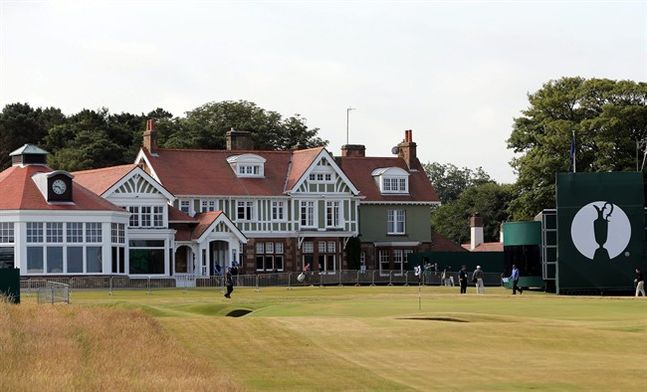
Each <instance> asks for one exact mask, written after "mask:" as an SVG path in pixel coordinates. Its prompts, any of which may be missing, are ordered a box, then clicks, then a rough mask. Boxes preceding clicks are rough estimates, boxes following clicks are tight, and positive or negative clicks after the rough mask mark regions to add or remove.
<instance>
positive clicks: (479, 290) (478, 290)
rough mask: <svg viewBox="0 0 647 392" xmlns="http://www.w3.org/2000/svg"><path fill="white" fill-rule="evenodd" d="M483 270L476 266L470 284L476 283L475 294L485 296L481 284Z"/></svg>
mask: <svg viewBox="0 0 647 392" xmlns="http://www.w3.org/2000/svg"><path fill="white" fill-rule="evenodd" d="M483 277H484V275H483V270H482V269H481V266H480V265H477V266H476V269H475V270H474V273H473V274H472V282H474V283H476V294H485V285H484V284H483Z"/></svg>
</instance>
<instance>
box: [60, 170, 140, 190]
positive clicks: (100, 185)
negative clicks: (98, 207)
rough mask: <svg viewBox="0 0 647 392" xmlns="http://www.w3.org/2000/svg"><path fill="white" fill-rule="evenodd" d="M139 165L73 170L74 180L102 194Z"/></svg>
mask: <svg viewBox="0 0 647 392" xmlns="http://www.w3.org/2000/svg"><path fill="white" fill-rule="evenodd" d="M135 168H137V165H135V164H132V163H131V164H128V165H120V166H111V167H104V168H101V169H92V170H82V171H77V172H73V173H72V174H73V175H74V181H76V182H78V183H79V184H81V185H83V186H84V187H86V188H88V189H89V190H91V191H92V192H94V193H96V194H97V195H102V194H103V193H104V192H105V191H107V190H108V189H110V187H111V186H113V185H114V184H115V183H117V182H118V181H119V180H121V179H122V178H124V177H125V176H126V175H127V174H128V173H130V172H131V171H133V170H135Z"/></svg>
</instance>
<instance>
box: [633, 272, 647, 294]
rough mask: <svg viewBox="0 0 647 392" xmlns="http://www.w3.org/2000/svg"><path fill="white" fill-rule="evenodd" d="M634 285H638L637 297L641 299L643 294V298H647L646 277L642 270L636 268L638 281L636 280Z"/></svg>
mask: <svg viewBox="0 0 647 392" xmlns="http://www.w3.org/2000/svg"><path fill="white" fill-rule="evenodd" d="M634 283H635V284H636V297H640V294H641V293H642V295H643V297H644V296H645V277H644V275H643V273H642V271H641V270H640V268H638V267H636V279H634Z"/></svg>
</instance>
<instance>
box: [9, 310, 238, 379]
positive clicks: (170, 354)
mask: <svg viewBox="0 0 647 392" xmlns="http://www.w3.org/2000/svg"><path fill="white" fill-rule="evenodd" d="M0 359H1V360H0V361H1V363H0V391H45V390H46V391H69V390H80V391H91V390H112V391H126V390H128V391H153V390H154V391H158V390H196V391H199V390H239V389H240V388H239V387H237V386H236V385H235V384H234V383H233V382H232V381H231V380H230V379H229V378H228V377H227V376H224V375H223V373H221V372H218V371H217V370H216V368H215V367H214V366H212V364H210V363H209V362H206V361H200V360H198V359H195V358H193V357H192V356H191V355H190V354H189V353H188V352H187V350H185V349H184V348H183V347H181V346H180V345H178V344H177V343H176V342H175V339H173V338H172V337H169V335H168V333H166V331H164V330H163V329H162V328H161V327H160V325H159V323H158V322H157V321H156V320H154V319H153V318H151V317H150V316H148V315H146V314H145V313H143V312H141V311H135V310H120V309H109V308H99V307H75V306H64V305H61V306H51V305H40V306H39V305H35V304H29V303H27V304H22V305H8V304H3V303H0Z"/></svg>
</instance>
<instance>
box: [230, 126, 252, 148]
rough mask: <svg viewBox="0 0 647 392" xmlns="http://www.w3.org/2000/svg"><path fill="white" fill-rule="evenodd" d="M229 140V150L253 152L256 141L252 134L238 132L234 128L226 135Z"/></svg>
mask: <svg viewBox="0 0 647 392" xmlns="http://www.w3.org/2000/svg"><path fill="white" fill-rule="evenodd" d="M225 136H226V138H227V150H228V151H232V150H253V149H254V141H253V140H252V134H251V133H250V132H247V131H236V130H234V128H231V130H229V131H228V132H227V133H226V134H225Z"/></svg>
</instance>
